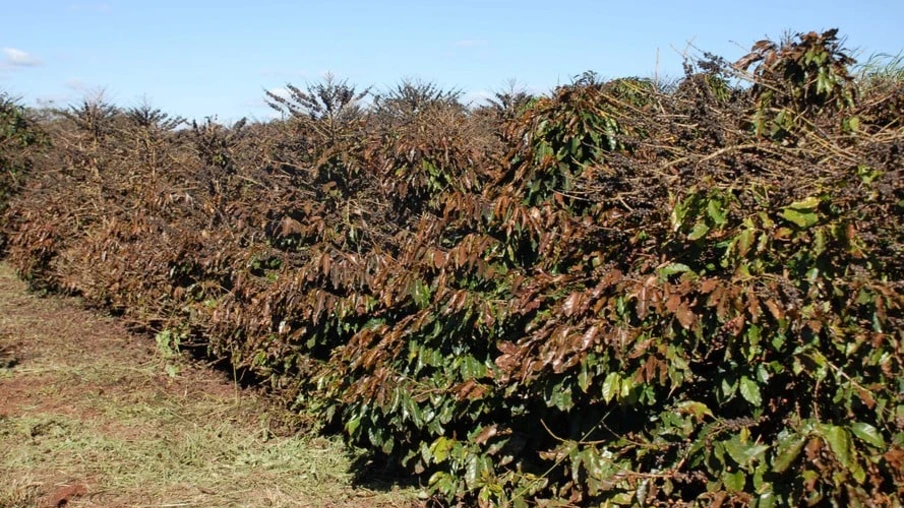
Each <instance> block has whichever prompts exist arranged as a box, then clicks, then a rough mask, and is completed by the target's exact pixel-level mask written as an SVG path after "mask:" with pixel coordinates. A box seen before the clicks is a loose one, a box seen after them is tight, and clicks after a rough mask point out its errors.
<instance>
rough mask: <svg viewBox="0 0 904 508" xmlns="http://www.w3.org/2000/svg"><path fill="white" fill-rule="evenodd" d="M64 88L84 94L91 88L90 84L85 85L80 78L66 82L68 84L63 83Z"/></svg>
mask: <svg viewBox="0 0 904 508" xmlns="http://www.w3.org/2000/svg"><path fill="white" fill-rule="evenodd" d="M63 86H65V87H66V88H68V89H70V90H75V91H77V92H84V91H87V90H88V89H89V88H91V87H90V86H88V83H85V82H84V81H82V80H80V79H78V78H72V79H68V80H66V82H65V83H63Z"/></svg>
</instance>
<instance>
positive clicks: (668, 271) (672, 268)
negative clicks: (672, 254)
mask: <svg viewBox="0 0 904 508" xmlns="http://www.w3.org/2000/svg"><path fill="white" fill-rule="evenodd" d="M689 271H691V267H689V266H687V265H685V264H683V263H669V264H667V265H665V266H663V267H662V268H660V269H659V276H660V277H668V276H669V275H674V274H676V273H682V272H689Z"/></svg>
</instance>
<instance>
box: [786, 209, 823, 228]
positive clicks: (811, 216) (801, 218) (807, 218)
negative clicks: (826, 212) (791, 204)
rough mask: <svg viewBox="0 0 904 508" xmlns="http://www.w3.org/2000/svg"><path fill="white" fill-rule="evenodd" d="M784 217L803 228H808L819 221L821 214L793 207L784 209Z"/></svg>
mask: <svg viewBox="0 0 904 508" xmlns="http://www.w3.org/2000/svg"><path fill="white" fill-rule="evenodd" d="M782 217H783V218H785V219H786V220H788V221H789V222H792V223H794V225H795V226H797V227H799V228H801V229H806V228H808V227H810V226H812V225H814V224H816V223H817V222H819V216H817V215H816V214H815V213H813V212H809V211H801V210H795V209H793V208H785V209H784V210H783V211H782Z"/></svg>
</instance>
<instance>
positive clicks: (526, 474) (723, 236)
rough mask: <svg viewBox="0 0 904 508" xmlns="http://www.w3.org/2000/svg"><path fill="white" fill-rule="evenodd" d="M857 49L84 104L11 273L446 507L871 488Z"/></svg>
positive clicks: (868, 126) (893, 211)
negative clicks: (542, 75)
mask: <svg viewBox="0 0 904 508" xmlns="http://www.w3.org/2000/svg"><path fill="white" fill-rule="evenodd" d="M853 63H854V62H853V60H852V59H851V58H850V56H849V55H848V54H847V53H846V52H845V50H844V49H843V48H842V47H841V46H840V45H839V44H838V40H837V35H836V33H835V32H834V31H829V32H825V33H822V34H817V33H809V34H800V35H798V36H797V37H796V38H795V39H793V40H791V39H789V40H785V41H782V42H780V43H772V42H769V41H763V42H760V43H757V45H755V46H754V48H753V50H752V52H751V53H750V54H749V55H747V56H746V57H744V58H742V59H741V60H740V61H739V62H738V63H736V64H733V65H729V64H728V63H726V62H724V61H722V60H720V59H718V58H712V57H709V58H707V60H706V61H702V62H698V63H696V64H694V65H691V64H689V65H688V68H687V73H686V76H685V78H684V79H683V80H682V81H681V82H680V83H677V84H675V86H671V87H664V86H662V84H660V83H654V82H651V81H649V80H644V79H637V78H630V79H619V80H614V81H608V82H604V81H602V80H600V79H599V78H598V77H597V76H595V75H593V74H585V75H583V76H582V77H580V78H579V79H577V80H576V81H575V82H574V83H573V84H571V85H568V86H563V87H560V88H558V89H556V90H555V91H554V92H553V93H552V94H551V95H550V96H548V97H538V98H530V97H527V96H524V95H523V94H514V93H510V94H504V95H501V96H500V97H498V100H497V101H494V102H493V104H492V105H491V106H488V107H484V108H480V109H478V110H471V109H468V108H466V107H464V106H462V105H461V104H460V102H459V95H458V94H457V93H456V92H444V91H442V90H439V89H437V88H436V87H435V86H433V85H430V84H424V83H418V82H403V83H402V84H400V85H399V86H397V87H396V88H393V89H391V90H389V91H386V92H382V93H377V98H376V99H375V100H374V101H372V104H373V105H372V106H371V107H369V108H364V107H360V106H359V102H358V100H359V99H361V98H362V97H363V96H364V95H365V94H368V93H371V92H370V90H364V91H360V90H356V89H355V87H353V86H351V85H348V84H347V83H345V82H338V81H335V80H328V81H326V82H325V83H322V84H319V85H314V86H311V87H309V88H307V89H301V88H297V87H292V88H290V91H291V94H290V96H289V97H283V96H269V97H268V99H269V100H270V102H271V104H272V105H273V106H274V107H276V108H277V109H280V110H281V111H283V112H284V119H283V120H281V121H274V122H270V123H267V124H250V125H249V124H245V123H244V122H240V123H238V124H236V125H232V126H223V125H220V124H218V123H216V122H214V121H210V120H209V121H208V122H206V123H204V124H197V123H193V124H191V125H186V126H185V128H182V129H178V128H177V127H178V126H179V124H180V123H182V122H181V120H180V119H171V118H169V117H167V116H166V115H165V114H163V113H161V112H159V111H156V110H152V109H150V108H147V107H144V108H134V109H132V110H120V109H117V108H114V107H112V106H109V105H106V104H103V103H86V104H84V105H82V106H80V107H73V108H70V109H69V110H67V111H64V112H59V113H58V114H57V115H56V116H55V117H54V118H52V119H50V120H48V121H45V122H44V125H43V128H44V129H45V130H46V131H47V132H49V133H50V138H51V140H52V142H53V148H52V149H51V150H49V151H48V152H47V153H46V155H45V156H44V157H43V158H42V159H40V161H39V162H40V163H39V164H36V166H35V168H34V171H33V172H32V176H31V177H30V178H29V180H28V181H27V185H26V187H25V189H24V191H23V192H22V193H21V194H19V195H18V196H16V197H14V198H13V199H12V201H11V207H10V209H9V210H8V211H7V212H6V214H5V220H6V225H5V233H6V234H7V235H8V236H9V238H10V246H9V260H10V261H11V262H12V263H13V264H14V265H15V266H16V268H17V269H18V270H19V271H20V273H21V274H22V275H23V277H25V278H26V279H27V280H29V281H31V283H32V284H33V285H34V286H36V287H43V288H53V289H58V290H63V291H69V292H77V293H79V294H81V295H83V296H84V297H85V299H86V300H87V301H88V302H91V303H93V304H96V305H100V306H103V307H105V308H108V309H111V310H113V311H115V312H117V313H119V314H121V315H122V316H123V318H124V319H127V320H128V321H129V322H130V323H132V324H133V325H135V326H136V327H140V328H144V329H147V330H150V331H152V332H155V333H157V339H158V341H160V342H161V343H165V344H166V345H167V347H172V348H180V347H181V348H197V349H201V350H203V352H204V353H205V354H209V355H212V356H214V357H216V358H222V359H225V360H228V361H229V362H231V364H232V366H234V367H235V368H237V369H239V370H240V371H242V372H246V373H248V374H250V375H253V376H254V377H255V379H257V380H260V381H262V382H266V383H269V384H270V386H271V387H272V388H273V389H274V390H275V391H276V393H279V394H281V395H282V396H284V397H285V398H286V399H287V400H288V401H290V402H292V403H294V404H295V405H296V407H297V408H298V409H299V411H303V412H307V413H309V414H310V415H312V416H313V417H316V418H321V419H323V420H325V421H329V422H333V423H336V424H338V425H340V428H341V429H342V432H343V433H344V435H345V436H346V439H347V440H348V442H349V443H351V444H353V445H355V446H359V447H363V448H365V449H367V450H369V451H370V453H371V454H372V455H373V456H374V457H375V458H378V459H380V460H381V461H383V462H384V463H386V464H388V465H390V466H393V467H396V468H398V469H399V470H400V471H403V472H406V473H409V474H413V475H418V476H419V477H420V478H422V479H423V481H424V483H425V484H427V485H429V487H430V488H431V489H432V491H433V493H434V495H435V500H436V501H437V502H441V503H456V502H463V503H466V504H480V505H512V506H528V505H533V504H545V505H599V504H607V503H608V504H611V505H639V506H647V505H665V504H702V505H726V504H728V505H756V506H761V507H768V506H775V505H816V504H820V503H825V502H830V503H832V504H845V505H847V504H850V505H857V504H861V505H874V504H876V505H896V504H900V503H901V501H902V499H904V474H902V471H904V374H902V373H904V356H902V355H904V350H902V349H904V348H902V341H904V331H902V330H904V311H902V306H904V251H902V249H904V174H902V172H904V126H902V125H901V117H900V114H897V113H895V112H900V107H901V104H902V103H904V102H902V97H904V87H902V84H901V82H900V81H893V80H892V81H888V80H882V79H880V78H879V77H875V78H874V79H873V78H870V77H869V76H863V77H861V78H859V79H855V78H854V77H853V76H852V74H851V72H852V71H851V66H852V65H853ZM745 83H746V84H745ZM890 112H891V113H890Z"/></svg>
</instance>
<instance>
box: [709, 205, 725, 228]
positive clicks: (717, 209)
mask: <svg viewBox="0 0 904 508" xmlns="http://www.w3.org/2000/svg"><path fill="white" fill-rule="evenodd" d="M706 212H707V214H709V217H710V218H711V219H712V220H713V222H715V223H716V225H717V226H724V225H725V224H727V223H728V219H726V218H725V211H724V210H722V203H720V202H719V201H717V200H715V199H711V200H709V203H707V204H706Z"/></svg>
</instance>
